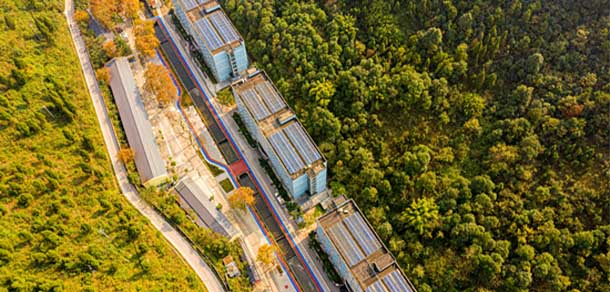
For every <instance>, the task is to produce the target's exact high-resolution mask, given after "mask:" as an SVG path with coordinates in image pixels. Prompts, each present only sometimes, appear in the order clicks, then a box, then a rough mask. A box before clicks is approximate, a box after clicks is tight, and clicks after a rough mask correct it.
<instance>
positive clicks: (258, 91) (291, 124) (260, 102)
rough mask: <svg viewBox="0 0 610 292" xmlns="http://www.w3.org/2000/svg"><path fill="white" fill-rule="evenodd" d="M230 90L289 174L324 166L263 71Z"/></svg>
mask: <svg viewBox="0 0 610 292" xmlns="http://www.w3.org/2000/svg"><path fill="white" fill-rule="evenodd" d="M233 90H234V91H235V93H237V97H238V98H239V99H240V100H241V103H242V104H244V105H245V107H246V108H247V110H248V111H249V112H250V114H251V116H252V117H253V118H254V119H255V120H256V123H257V126H258V128H259V129H260V130H261V131H262V133H263V135H264V136H265V137H266V139H267V140H268V141H269V143H270V144H271V146H272V147H273V149H274V150H275V152H276V153H277V154H278V156H279V158H280V160H281V162H282V164H283V165H284V167H285V168H286V170H288V173H289V174H290V175H291V176H293V177H296V176H299V175H301V174H302V173H303V172H305V171H307V170H313V171H314V172H317V171H319V170H320V169H322V168H324V167H325V165H324V157H323V156H322V154H321V153H320V151H319V150H318V148H317V147H316V145H315V144H314V142H313V140H312V139H311V137H310V136H309V134H308V133H307V131H306V130H305V129H304V128H303V126H302V125H301V123H300V122H299V121H298V119H297V118H296V114H295V113H294V111H292V109H291V108H290V107H289V106H288V104H287V103H286V101H285V100H284V98H283V97H282V95H281V94H280V92H279V91H278V89H277V88H276V87H275V85H273V83H272V82H271V80H270V79H269V77H268V76H267V74H266V73H265V72H262V71H258V72H257V73H256V74H255V75H251V76H250V77H249V78H248V79H246V80H245V81H244V82H241V83H234V84H233Z"/></svg>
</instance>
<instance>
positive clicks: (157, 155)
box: [107, 57, 168, 186]
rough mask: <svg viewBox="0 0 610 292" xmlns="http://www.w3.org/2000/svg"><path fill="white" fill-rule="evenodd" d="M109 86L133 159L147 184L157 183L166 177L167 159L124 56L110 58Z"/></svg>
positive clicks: (144, 183)
mask: <svg viewBox="0 0 610 292" xmlns="http://www.w3.org/2000/svg"><path fill="white" fill-rule="evenodd" d="M107 66H108V67H109V69H110V88H111V89H112V95H113V96H114V101H115V102H116V105H117V108H118V110H119V115H120V116H121V123H122V124H123V128H124V129H125V135H126V136H127V142H129V146H130V147H131V149H132V150H133V152H134V156H135V157H134V160H135V163H136V168H137V170H138V174H139V175H140V180H141V181H142V184H143V185H144V186H151V185H158V184H160V183H162V182H164V181H165V180H166V179H167V177H168V174H167V169H166V168H165V161H163V158H162V157H161V152H160V151H159V145H157V141H156V138H155V135H154V134H153V130H152V125H151V124H150V121H149V120H148V115H147V114H146V109H144V103H143V102H142V98H141V96H140V91H139V90H138V87H137V85H136V80H135V79H134V77H133V72H132V71H131V67H130V65H129V61H128V60H127V58H125V57H121V58H115V59H112V60H111V61H110V62H108V64H107Z"/></svg>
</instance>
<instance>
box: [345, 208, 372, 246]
mask: <svg viewBox="0 0 610 292" xmlns="http://www.w3.org/2000/svg"><path fill="white" fill-rule="evenodd" d="M343 222H345V224H347V227H348V228H349V230H351V232H352V234H353V235H354V237H355V238H356V241H357V242H358V244H359V245H360V247H362V250H363V251H364V253H365V254H366V255H367V256H369V255H371V254H372V253H374V252H375V251H377V250H379V249H380V248H381V244H380V243H379V240H377V237H375V234H373V231H372V230H371V228H370V227H369V226H368V225H367V224H366V222H364V219H363V218H362V216H361V215H360V213H354V214H352V215H349V216H348V217H347V218H345V219H344V220H343Z"/></svg>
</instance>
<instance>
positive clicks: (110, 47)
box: [102, 40, 117, 58]
mask: <svg viewBox="0 0 610 292" xmlns="http://www.w3.org/2000/svg"><path fill="white" fill-rule="evenodd" d="M102 48H103V49H104V52H106V55H107V56H108V57H110V58H114V57H116V56H117V47H116V44H115V43H114V41H113V40H109V41H107V42H105V43H104V45H103V46H102Z"/></svg>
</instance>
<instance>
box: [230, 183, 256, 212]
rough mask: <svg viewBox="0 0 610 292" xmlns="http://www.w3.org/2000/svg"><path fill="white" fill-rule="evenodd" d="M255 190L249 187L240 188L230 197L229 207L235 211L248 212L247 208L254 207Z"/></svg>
mask: <svg viewBox="0 0 610 292" xmlns="http://www.w3.org/2000/svg"><path fill="white" fill-rule="evenodd" d="M254 201H255V198H254V190H252V189H251V188H249V187H240V188H238V189H237V190H235V191H234V192H233V194H231V195H230V196H229V205H230V206H231V208H233V209H238V210H242V211H243V210H246V207H248V206H252V205H254Z"/></svg>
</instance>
